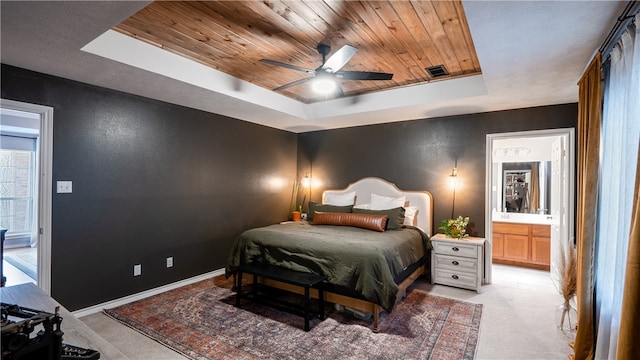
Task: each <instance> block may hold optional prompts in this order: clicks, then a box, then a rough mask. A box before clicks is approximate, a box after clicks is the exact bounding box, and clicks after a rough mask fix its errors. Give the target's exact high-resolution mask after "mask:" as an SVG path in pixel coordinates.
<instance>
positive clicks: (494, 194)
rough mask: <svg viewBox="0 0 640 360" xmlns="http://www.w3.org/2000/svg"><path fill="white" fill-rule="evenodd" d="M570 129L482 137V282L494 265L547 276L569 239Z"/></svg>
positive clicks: (571, 198)
mask: <svg viewBox="0 0 640 360" xmlns="http://www.w3.org/2000/svg"><path fill="white" fill-rule="evenodd" d="M574 137H575V135H574V129H573V128H570V129H551V130H536V131H525V132H512V133H500V134H488V135H487V171H486V173H487V179H486V180H487V191H486V217H485V229H486V230H485V232H486V234H485V237H486V238H487V243H486V244H487V245H486V251H485V282H486V283H491V277H492V271H491V269H492V265H493V263H494V260H495V262H496V263H502V264H509V265H516V266H524V267H531V268H537V269H543V270H548V271H550V275H551V279H552V280H553V282H554V284H556V285H557V282H558V278H559V266H560V265H559V262H560V260H559V259H560V256H561V255H560V254H561V253H562V252H563V251H564V250H566V248H567V246H568V244H570V242H571V241H573V238H574V205H573V204H574V196H575V195H574V186H573V184H574V182H575V181H574V179H575V150H574V149H575V145H574V144H575V139H574Z"/></svg>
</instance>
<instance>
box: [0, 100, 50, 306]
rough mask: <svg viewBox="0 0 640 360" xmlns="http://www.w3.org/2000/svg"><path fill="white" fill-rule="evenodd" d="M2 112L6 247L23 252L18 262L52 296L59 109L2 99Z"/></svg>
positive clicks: (17, 255) (18, 254)
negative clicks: (55, 136)
mask: <svg viewBox="0 0 640 360" xmlns="http://www.w3.org/2000/svg"><path fill="white" fill-rule="evenodd" d="M0 114H1V121H0V134H1V135H2V144H1V146H0V147H1V148H2V163H1V164H0V165H1V167H2V178H1V179H0V180H1V181H2V184H1V186H2V191H0V196H2V199H1V201H2V202H1V206H2V216H1V217H0V219H1V221H2V223H1V224H0V225H1V226H2V227H3V228H7V230H8V231H7V232H6V234H5V235H6V240H5V241H6V242H5V245H7V248H9V249H8V252H11V248H15V249H18V250H20V251H18V250H15V251H12V252H13V253H14V255H15V257H16V259H15V262H14V264H15V265H16V266H23V267H24V270H25V271H26V272H30V271H34V270H35V271H34V272H35V274H31V276H33V277H35V278H36V279H35V280H36V283H37V285H38V287H40V288H41V289H42V290H43V291H45V292H46V293H47V294H50V292H51V196H52V176H51V169H52V154H53V124H52V123H53V108H51V107H48V106H42V105H36V104H28V103H23V102H18V101H13V100H5V99H0ZM32 248H33V249H35V259H33V257H32V254H33V253H34V251H30V250H29V249H32ZM3 255H4V254H3ZM3 257H4V256H3ZM30 259H31V260H30ZM3 261H4V259H3ZM30 261H33V262H35V263H36V264H35V269H33V264H32V263H30ZM12 266H13V265H12ZM3 270H4V269H3ZM21 270H22V269H21ZM25 271H21V272H25ZM8 283H12V282H11V279H8Z"/></svg>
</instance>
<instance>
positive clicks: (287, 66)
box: [259, 59, 316, 75]
mask: <svg viewBox="0 0 640 360" xmlns="http://www.w3.org/2000/svg"><path fill="white" fill-rule="evenodd" d="M259 61H260V62H262V63H265V64H269V65H275V66H280V67H283V68H287V69H291V70H297V71H302V72H305V73H307V74H312V75H315V73H316V71H315V70H311V69H306V68H303V67H300V66H296V65H291V64H287V63H283V62H280V61H274V60H269V59H260V60H259Z"/></svg>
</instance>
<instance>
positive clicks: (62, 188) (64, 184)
mask: <svg viewBox="0 0 640 360" xmlns="http://www.w3.org/2000/svg"><path fill="white" fill-rule="evenodd" d="M56 192H57V193H58V194H70V193H72V192H73V182H72V181H57V182H56Z"/></svg>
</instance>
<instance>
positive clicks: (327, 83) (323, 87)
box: [311, 77, 338, 94]
mask: <svg viewBox="0 0 640 360" xmlns="http://www.w3.org/2000/svg"><path fill="white" fill-rule="evenodd" d="M311 87H312V88H313V91H315V92H316V93H318V94H330V93H333V92H334V91H336V88H337V87H338V85H337V84H336V82H335V80H334V79H332V78H329V77H321V78H317V79H315V80H314V81H313V83H312V84H311Z"/></svg>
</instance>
